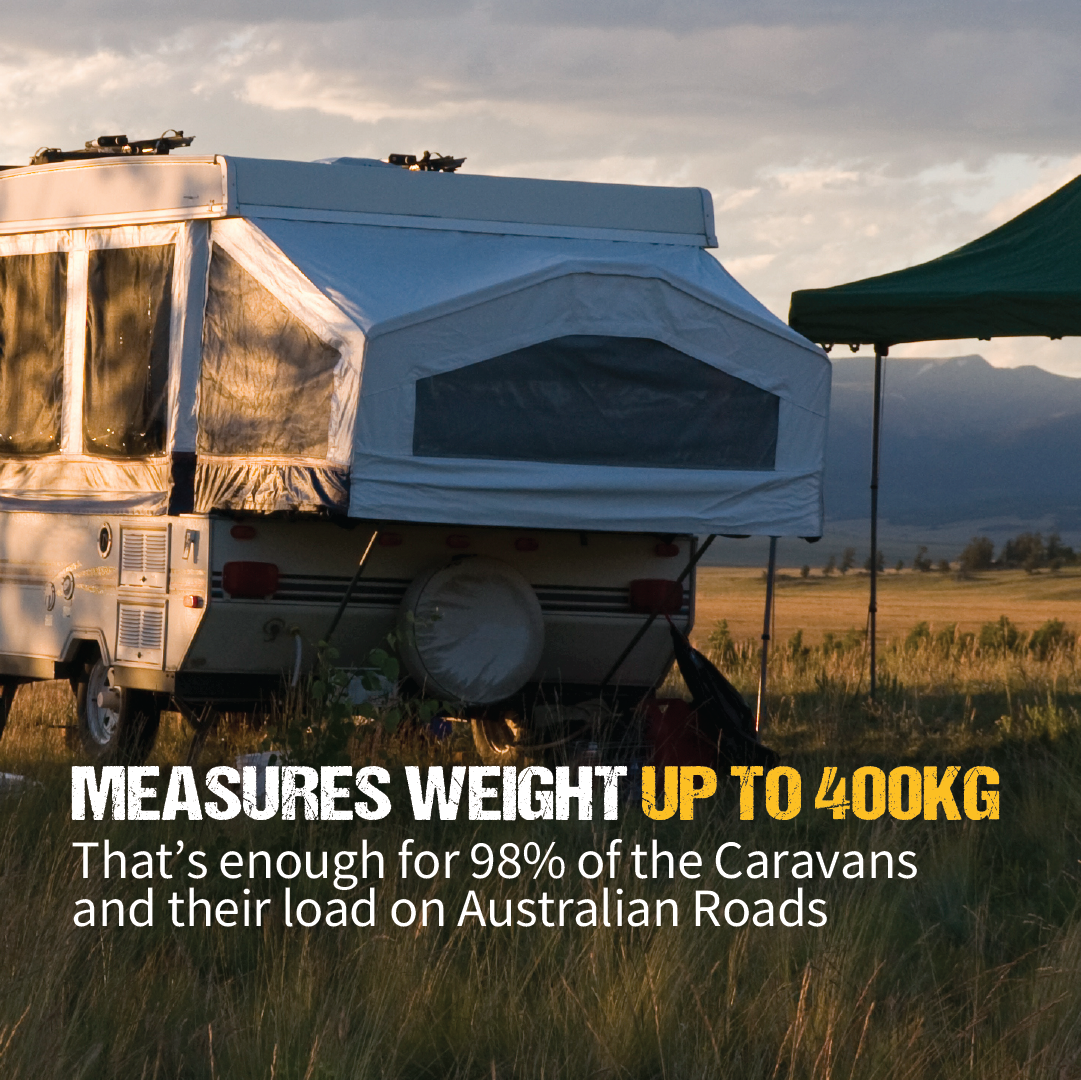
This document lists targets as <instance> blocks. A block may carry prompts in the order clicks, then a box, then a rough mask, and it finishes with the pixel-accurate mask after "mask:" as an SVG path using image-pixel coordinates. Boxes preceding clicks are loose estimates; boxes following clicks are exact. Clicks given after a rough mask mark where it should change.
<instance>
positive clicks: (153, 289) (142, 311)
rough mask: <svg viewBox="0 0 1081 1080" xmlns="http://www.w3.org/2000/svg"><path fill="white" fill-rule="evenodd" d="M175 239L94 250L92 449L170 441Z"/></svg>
mask: <svg viewBox="0 0 1081 1080" xmlns="http://www.w3.org/2000/svg"><path fill="white" fill-rule="evenodd" d="M172 284H173V247H172V246H171V245H163V246H158V247H137V248H111V249H108V250H103V251H91V252H90V276H89V279H88V283H87V307H86V381H85V385H84V394H85V398H84V410H83V436H84V446H85V449H86V452H87V453H88V454H98V455H100V456H102V457H111V458H134V457H146V456H148V455H150V454H159V453H161V452H162V451H163V450H164V449H165V427H166V401H167V390H168V384H169V319H170V315H171V312H172V302H171V298H172Z"/></svg>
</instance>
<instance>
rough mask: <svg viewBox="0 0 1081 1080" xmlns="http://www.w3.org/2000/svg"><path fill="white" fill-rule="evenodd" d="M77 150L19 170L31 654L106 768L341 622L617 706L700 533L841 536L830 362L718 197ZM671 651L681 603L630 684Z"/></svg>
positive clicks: (1, 586) (0, 558) (463, 689)
mask: <svg viewBox="0 0 1081 1080" xmlns="http://www.w3.org/2000/svg"><path fill="white" fill-rule="evenodd" d="M117 145H120V144H117ZM56 156H57V155H53V157H56ZM61 156H62V155H61ZM42 160H43V161H44V162H45V163H43V164H37V165H31V166H28V167H24V168H9V169H6V170H3V171H0V425H2V427H0V680H2V685H3V689H4V692H3V703H4V706H5V709H6V706H7V705H8V704H9V703H10V700H11V697H12V695H13V694H14V688H15V687H16V686H17V685H19V684H20V683H21V682H26V681H29V680H34V679H51V678H68V679H70V680H72V684H73V686H75V687H76V689H77V695H78V702H79V722H80V726H81V730H82V733H83V738H84V741H85V743H86V746H87V748H88V750H90V752H91V753H92V754H93V755H94V756H96V757H97V758H98V759H99V760H102V759H106V758H109V757H113V756H118V755H125V756H128V757H132V756H138V755H139V754H140V753H145V752H146V751H147V749H148V747H149V740H151V739H152V736H153V732H154V730H155V728H156V723H157V716H158V713H159V712H160V710H161V709H162V708H163V707H166V706H168V704H169V702H170V701H175V702H177V703H179V704H180V705H182V706H183V707H185V708H187V709H191V708H194V707H196V706H197V705H198V704H199V703H200V702H210V701H213V702H217V703H218V704H219V705H221V706H222V707H224V708H228V707H229V706H230V704H239V703H242V702H251V701H253V700H257V699H258V698H259V697H260V695H264V694H266V693H268V692H270V691H271V690H272V689H273V688H274V687H275V686H277V685H280V683H281V680H282V679H283V676H284V677H285V678H286V679H288V678H291V677H293V676H295V675H296V674H297V672H299V671H303V670H306V669H307V668H309V667H310V665H311V664H312V662H313V658H314V643H316V642H318V641H320V640H321V639H323V638H325V636H326V634H327V632H328V628H329V627H330V625H331V624H332V623H333V622H334V620H335V619H338V618H339V616H340V621H338V622H337V624H336V627H335V630H334V644H335V646H336V647H337V648H338V650H339V652H340V661H339V662H340V663H341V664H342V665H343V666H346V667H357V666H360V665H362V664H363V663H364V661H365V658H366V657H367V656H368V654H369V652H370V650H371V649H372V648H373V647H376V646H378V645H379V644H380V643H381V642H382V641H383V640H384V639H385V638H386V636H387V634H388V633H389V632H391V631H393V630H394V628H395V627H396V626H404V627H406V628H407V629H408V632H407V633H406V634H405V639H406V644H405V647H404V649H403V653H404V655H403V659H404V661H405V664H406V667H407V669H408V671H409V673H410V675H411V676H412V677H413V678H414V679H415V680H417V681H418V682H420V683H424V684H426V685H427V687H428V690H429V692H430V693H432V694H434V695H437V696H439V697H440V698H444V699H447V700H455V701H457V702H460V703H461V707H462V710H463V712H462V715H466V714H468V713H469V711H470V710H472V712H473V714H477V713H478V711H479V710H480V709H482V708H483V707H488V706H493V705H499V704H500V703H504V702H506V701H508V700H509V699H511V698H513V697H514V696H515V695H518V696H519V700H521V699H522V694H523V691H525V692H529V689H530V688H535V687H537V686H543V687H547V688H550V690H551V696H559V697H560V698H561V700H563V701H565V702H567V703H573V702H574V701H582V700H584V699H587V698H590V697H593V696H596V693H597V688H598V686H599V685H600V683H601V682H602V680H603V679H604V677H605V674H606V673H607V671H608V669H609V668H610V666H611V665H612V664H613V662H614V661H615V660H616V658H617V657H619V656H620V654H621V653H622V652H623V651H624V649H625V646H626V645H627V643H628V641H629V640H630V639H631V638H632V636H633V635H634V633H635V631H636V629H637V628H638V627H640V625H641V623H642V619H643V615H642V613H643V612H646V611H650V610H657V609H658V608H660V609H666V610H667V611H668V613H669V614H670V615H671V617H672V619H673V620H674V622H675V623H676V624H677V625H678V626H680V627H682V628H684V629H689V628H690V626H691V623H692V620H693V596H694V589H693V584H694V581H693V575H692V576H691V577H690V578H688V580H687V581H686V582H685V585H686V588H684V587H683V586H674V584H673V583H674V581H675V579H676V578H677V576H678V574H679V571H680V570H681V569H682V568H683V567H684V566H685V565H686V564H687V562H688V561H689V559H690V558H691V556H692V554H693V551H694V549H695V544H696V540H695V537H696V536H701V535H704V534H718V533H719V534H761V535H775V536H780V535H794V536H807V537H813V536H817V535H819V534H820V532H821V526H822V467H823V451H824V443H825V432H826V416H827V410H828V405H829V390H830V377H829V364H828V361H827V360H826V357H825V356H824V354H823V353H822V352H821V350H819V349H817V348H816V347H814V346H812V345H811V344H810V343H808V342H807V341H805V340H804V339H803V338H801V337H800V336H799V335H797V334H795V333H794V332H793V331H791V330H790V329H789V328H788V327H787V326H785V325H784V324H783V323H782V322H781V321H780V320H778V319H777V318H775V317H774V316H773V315H771V314H770V313H769V312H768V311H767V310H766V309H765V308H764V307H763V306H762V305H760V304H759V303H758V302H757V301H756V300H754V298H753V297H751V296H750V295H749V294H748V293H747V292H745V291H744V290H743V289H742V288H741V287H740V286H739V285H738V284H737V283H736V282H735V281H734V280H733V279H732V278H731V277H730V276H729V275H728V274H727V273H726V272H725V271H724V270H723V269H722V267H721V266H720V264H719V263H718V262H717V261H716V260H715V259H714V258H713V257H712V256H711V255H710V254H709V253H708V252H707V251H706V250H705V249H706V248H709V247H712V246H715V244H716V242H715V240H714V236H713V232H714V226H713V217H712V203H711V199H710V195H709V193H708V192H706V191H704V190H701V189H699V188H656V187H636V186H629V185H617V184H588V183H574V182H561V181H547V180H529V179H511V178H504V177H495V176H471V175H462V174H460V173H451V172H440V171H417V170H415V169H414V170H411V169H409V168H402V167H396V166H391V165H387V164H384V163H380V162H365V161H362V160H358V159H337V160H332V161H327V162H318V163H302V162H293V161H268V160H253V159H245V158H234V157H223V156H214V157H195V156H189V157H170V156H166V155H165V154H160V153H159V154H156V155H155V154H153V153H120V152H117V153H113V154H110V153H106V152H102V153H99V154H96V155H92V156H87V157H85V158H84V159H81V160H52V159H51V158H50V156H49V155H48V154H46V155H44V156H43V158H42ZM376 530H378V534H377V536H376V540H375V544H374V546H373V547H372V548H371V551H370V555H369V557H368V559H367V561H366V563H365V565H364V572H363V574H362V575H361V576H360V578H359V580H356V579H355V571H356V569H357V565H358V560H359V558H360V556H361V554H362V553H363V552H364V550H365V549H366V548H367V547H368V544H369V540H370V539H371V537H372V535H373V533H374V532H375V531H376ZM343 601H347V602H345V603H344V605H343ZM340 608H341V609H342V610H341V611H339V609H340ZM670 662H671V641H670V636H669V631H668V628H667V626H665V625H664V621H663V620H660V621H658V623H656V624H655V625H654V626H653V627H652V628H651V630H650V631H649V633H647V634H646V635H645V636H644V637H643V638H642V640H641V641H640V642H639V643H638V644H637V645H636V647H635V648H634V650H633V651H632V652H631V653H630V654H629V655H628V656H627V657H626V659H625V661H624V662H623V663H622V664H621V666H620V667H619V669H618V670H617V671H616V672H615V673H614V676H613V677H612V679H611V685H612V686H613V687H617V688H619V689H620V690H621V691H622V692H624V693H633V694H637V695H639V696H641V695H642V694H644V693H646V692H647V691H648V689H649V688H650V687H652V686H653V685H655V684H656V683H657V681H658V680H659V679H660V678H661V677H662V676H663V674H664V672H665V671H666V670H667V668H668V665H669V664H670ZM551 696H549V698H547V700H551ZM526 719H528V717H527V718H526ZM478 730H481V731H485V730H488V731H489V735H490V729H485V728H484V727H483V725H482V726H481V727H480V728H478ZM490 741H491V742H492V743H493V745H496V746H497V747H498V741H499V740H498V735H497V736H496V737H494V739H490ZM489 748H490V747H489Z"/></svg>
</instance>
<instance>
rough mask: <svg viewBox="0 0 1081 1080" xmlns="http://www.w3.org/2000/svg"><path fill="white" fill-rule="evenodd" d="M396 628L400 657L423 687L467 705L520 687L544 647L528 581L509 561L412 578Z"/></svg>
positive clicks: (465, 564) (473, 563)
mask: <svg viewBox="0 0 1081 1080" xmlns="http://www.w3.org/2000/svg"><path fill="white" fill-rule="evenodd" d="M410 616H412V618H410ZM399 631H400V634H401V641H402V647H401V653H402V660H403V661H404V662H405V666H406V668H407V669H408V671H409V673H410V675H412V676H413V678H414V679H416V680H417V681H418V682H419V683H421V684H422V685H423V686H424V687H425V691H426V692H427V693H428V694H431V695H433V696H436V697H442V698H446V699H448V700H450V701H461V702H466V703H468V704H473V705H487V704H490V703H491V702H494V701H500V700H501V699H503V698H506V697H509V696H510V695H511V694H513V693H515V692H516V691H518V690H520V689H521V688H522V687H523V686H524V685H525V684H526V682H528V680H529V677H530V676H531V675H532V674H533V672H534V671H535V670H536V668H537V665H538V664H539V663H540V658H541V653H542V652H543V650H544V618H543V616H542V615H541V608H540V603H539V601H538V600H537V594H536V593H535V592H534V591H533V588H532V586H531V585H530V584H529V582H528V581H526V579H525V578H524V577H522V575H521V574H519V573H518V571H517V570H515V569H514V568H513V567H511V566H508V565H507V564H506V563H502V562H500V561H499V560H498V559H488V558H483V557H477V558H470V559H463V560H462V561H461V562H459V563H456V564H454V565H453V566H445V567H442V568H439V569H435V570H430V571H428V572H427V573H424V574H421V575H420V577H418V578H416V579H415V580H414V581H413V583H412V585H410V586H409V588H408V589H407V590H406V593H405V596H404V597H403V598H402V606H401V612H400V615H399Z"/></svg>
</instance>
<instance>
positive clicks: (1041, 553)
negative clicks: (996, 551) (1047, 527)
mask: <svg viewBox="0 0 1081 1080" xmlns="http://www.w3.org/2000/svg"><path fill="white" fill-rule="evenodd" d="M1047 562H1048V559H1047V549H1046V548H1045V547H1044V544H1043V536H1041V535H1040V533H1021V534H1020V535H1019V536H1016V537H1014V539H1013V540H1007V541H1006V543H1005V544H1004V545H1003V547H1002V555H1001V556H1000V557H999V563H1000V564H1001V565H1002V566H1005V567H1007V568H1008V569H1011V570H1014V569H1018V568H1020V569H1022V570H1027V571H1028V572H1029V573H1030V574H1031V573H1033V572H1034V571H1036V570H1039V569H1040V567H1041V566H1046V565H1047Z"/></svg>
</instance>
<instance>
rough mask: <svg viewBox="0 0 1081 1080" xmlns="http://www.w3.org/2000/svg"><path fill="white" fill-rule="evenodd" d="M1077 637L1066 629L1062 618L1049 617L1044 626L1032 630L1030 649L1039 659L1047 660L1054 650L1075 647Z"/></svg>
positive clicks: (1029, 642)
mask: <svg viewBox="0 0 1081 1080" xmlns="http://www.w3.org/2000/svg"><path fill="white" fill-rule="evenodd" d="M1076 641H1077V637H1076V635H1075V634H1073V633H1072V632H1071V631H1069V630H1067V629H1066V624H1065V623H1064V622H1062V620H1061V619H1048V620H1047V622H1045V623H1044V624H1043V626H1041V627H1039V628H1038V629H1036V630H1033V631H1032V636H1031V637H1030V638H1029V641H1028V647H1029V651H1030V652H1032V653H1034V654H1035V656H1036V658H1037V659H1039V660H1046V659H1047V658H1048V656H1050V655H1051V653H1053V652H1057V651H1060V650H1068V649H1072V648H1073V647H1074V644H1075V643H1076Z"/></svg>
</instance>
